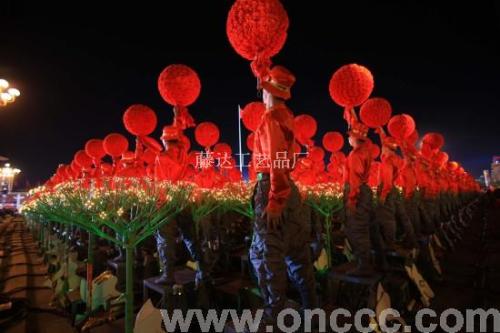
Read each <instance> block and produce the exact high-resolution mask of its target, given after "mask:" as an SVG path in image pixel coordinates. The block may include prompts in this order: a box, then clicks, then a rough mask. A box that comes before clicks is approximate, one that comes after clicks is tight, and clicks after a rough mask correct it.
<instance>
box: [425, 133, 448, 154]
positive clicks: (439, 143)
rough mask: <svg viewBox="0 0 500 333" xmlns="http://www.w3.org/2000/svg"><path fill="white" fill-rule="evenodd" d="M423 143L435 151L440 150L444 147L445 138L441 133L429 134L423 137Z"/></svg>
mask: <svg viewBox="0 0 500 333" xmlns="http://www.w3.org/2000/svg"><path fill="white" fill-rule="evenodd" d="M422 143H423V144H428V145H429V146H430V147H431V149H433V150H438V149H441V148H442V147H443V145H444V137H443V136H442V135H441V134H439V133H427V134H425V135H424V136H423V137H422Z"/></svg>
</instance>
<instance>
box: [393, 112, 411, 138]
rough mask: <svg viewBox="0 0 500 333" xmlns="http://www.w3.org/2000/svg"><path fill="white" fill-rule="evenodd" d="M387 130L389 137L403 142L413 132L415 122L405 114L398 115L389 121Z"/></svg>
mask: <svg viewBox="0 0 500 333" xmlns="http://www.w3.org/2000/svg"><path fill="white" fill-rule="evenodd" d="M387 128H388V129H389V133H390V134H391V136H393V137H395V138H396V139H399V140H404V139H406V138H407V137H409V136H410V135H411V134H412V133H413V131H414V130H415V121H414V120H413V118H412V117H411V116H409V115H407V114H399V115H397V116H394V117H392V118H391V120H389V124H388V125H387Z"/></svg>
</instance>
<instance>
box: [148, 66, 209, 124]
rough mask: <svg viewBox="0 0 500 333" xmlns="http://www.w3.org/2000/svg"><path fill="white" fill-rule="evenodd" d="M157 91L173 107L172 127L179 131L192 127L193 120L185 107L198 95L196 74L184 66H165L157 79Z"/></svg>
mask: <svg viewBox="0 0 500 333" xmlns="http://www.w3.org/2000/svg"><path fill="white" fill-rule="evenodd" d="M158 90H159V92H160V95H161V97H162V98H163V99H164V100H165V102H167V103H168V104H170V105H172V106H173V107H174V123H173V125H174V126H176V127H178V128H180V129H181V130H184V129H186V128H189V127H194V126H195V122H194V119H193V117H192V116H191V115H190V114H189V111H188V109H187V107H188V106H189V105H191V104H193V103H194V102H195V101H196V99H197V98H198V96H199V95H200V91H201V81H200V78H199V77H198V74H197V73H196V72H195V71H194V70H193V69H192V68H191V67H189V66H186V65H182V64H174V65H170V66H167V67H166V68H165V69H164V70H163V71H162V72H161V74H160V76H159V78H158Z"/></svg>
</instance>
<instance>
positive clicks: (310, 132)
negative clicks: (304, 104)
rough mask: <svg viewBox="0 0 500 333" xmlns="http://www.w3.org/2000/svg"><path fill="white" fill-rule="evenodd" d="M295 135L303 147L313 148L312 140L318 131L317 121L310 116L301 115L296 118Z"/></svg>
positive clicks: (294, 121) (294, 122)
mask: <svg viewBox="0 0 500 333" xmlns="http://www.w3.org/2000/svg"><path fill="white" fill-rule="evenodd" d="M293 124H294V129H293V131H294V135H295V139H296V140H297V141H298V142H299V143H300V144H301V145H303V146H312V145H313V140H312V139H311V138H312V137H313V136H314V135H315V134H316V131H317V129H318V124H317V122H316V119H314V118H313V117H312V116H310V115H308V114H301V115H298V116H297V117H295V118H294V120H293Z"/></svg>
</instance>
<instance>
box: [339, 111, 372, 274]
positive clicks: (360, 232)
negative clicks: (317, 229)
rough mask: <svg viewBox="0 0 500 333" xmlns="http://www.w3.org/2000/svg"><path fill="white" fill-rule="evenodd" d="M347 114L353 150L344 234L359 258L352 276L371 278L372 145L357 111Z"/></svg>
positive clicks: (348, 171) (349, 170)
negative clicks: (369, 183) (370, 178)
mask: <svg viewBox="0 0 500 333" xmlns="http://www.w3.org/2000/svg"><path fill="white" fill-rule="evenodd" d="M350 112H351V114H346V115H347V117H346V119H347V120H348V123H349V124H350V127H351V129H350V131H349V132H348V134H349V144H350V145H351V147H352V148H353V149H352V151H351V152H350V153H349V155H348V157H347V184H348V190H347V200H346V223H345V234H346V236H347V239H348V241H349V243H350V244H351V246H352V249H353V252H354V254H355V255H356V259H357V261H358V265H357V267H356V269H354V270H353V271H350V272H348V274H350V275H356V276H369V275H372V274H373V272H374V270H373V264H372V263H371V260H370V250H371V240H370V218H371V215H372V201H373V198H372V190H371V189H370V187H369V186H368V178H369V175H370V166H371V163H372V160H373V158H372V151H371V142H370V141H369V140H368V139H367V134H368V127H366V126H365V125H364V124H362V123H360V122H358V120H357V117H356V115H355V113H354V110H351V111H350Z"/></svg>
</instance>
